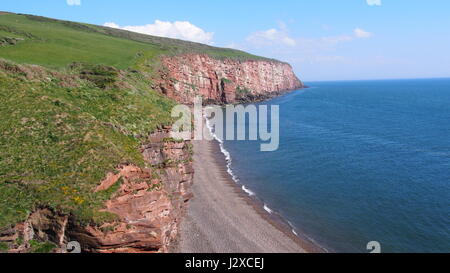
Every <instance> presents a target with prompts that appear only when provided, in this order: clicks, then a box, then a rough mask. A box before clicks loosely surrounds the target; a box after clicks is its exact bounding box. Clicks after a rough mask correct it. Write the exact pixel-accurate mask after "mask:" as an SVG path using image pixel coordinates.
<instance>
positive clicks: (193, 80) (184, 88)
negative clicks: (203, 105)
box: [157, 54, 303, 104]
mask: <svg viewBox="0 0 450 273" xmlns="http://www.w3.org/2000/svg"><path fill="white" fill-rule="evenodd" d="M161 64H162V68H161V69H160V70H159V76H160V78H159V79H157V82H158V85H157V87H158V88H159V89H160V91H161V92H162V93H164V94H165V95H167V96H168V97H170V98H173V99H175V100H176V101H178V102H180V103H184V104H192V103H193V100H194V98H195V96H201V97H202V98H203V100H204V101H206V102H211V103H220V104H227V103H236V102H249V101H258V100H264V99H267V98H271V97H274V96H277V95H280V94H282V93H283V92H286V91H291V90H295V89H300V88H303V84H302V82H301V81H300V80H299V79H298V78H297V76H296V75H295V74H294V72H293V70H292V67H291V66H290V65H289V64H287V63H283V62H278V61H275V60H245V61H241V60H233V59H215V58H212V57H210V56H208V55H206V54H187V55H181V56H165V57H162V59H161Z"/></svg>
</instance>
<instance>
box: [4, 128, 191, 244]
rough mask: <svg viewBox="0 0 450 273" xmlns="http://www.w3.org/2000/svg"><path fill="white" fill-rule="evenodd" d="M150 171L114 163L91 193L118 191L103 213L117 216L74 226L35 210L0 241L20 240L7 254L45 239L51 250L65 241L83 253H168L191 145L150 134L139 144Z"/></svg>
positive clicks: (186, 184) (186, 187)
mask: <svg viewBox="0 0 450 273" xmlns="http://www.w3.org/2000/svg"><path fill="white" fill-rule="evenodd" d="M141 152H142V154H143V156H144V158H145V160H146V161H147V162H148V163H149V164H151V166H152V167H153V168H152V169H142V168H139V167H137V166H134V165H128V164H123V165H121V166H118V168H117V170H116V172H115V173H108V174H107V175H106V178H105V179H104V180H103V181H101V182H100V183H99V185H98V186H97V188H96V189H95V192H100V191H105V190H108V189H110V188H111V187H113V186H115V185H116V186H118V190H117V191H116V193H115V194H114V196H113V197H112V198H111V200H108V201H107V202H106V204H105V208H104V209H103V211H105V212H109V213H112V214H114V215H116V216H117V218H116V219H115V220H114V221H110V222H106V223H104V224H103V225H101V226H94V225H87V226H84V225H79V224H78V223H77V221H76V218H75V217H73V216H72V215H67V214H62V213H60V212H58V211H55V210H52V209H49V208H39V209H37V210H35V211H34V212H33V213H31V214H30V215H29V217H28V219H27V220H26V221H25V222H22V223H19V224H17V225H15V226H14V227H12V228H10V229H7V230H4V231H2V232H1V233H0V241H2V242H16V241H18V240H21V241H22V242H21V243H20V244H18V245H17V247H16V248H11V249H10V250H9V252H12V253H20V252H28V251H29V250H30V248H31V247H32V243H31V242H33V241H34V242H36V241H43V242H45V241H48V242H52V243H53V244H55V245H56V246H57V248H55V249H54V251H56V252H62V253H64V252H67V251H68V249H66V245H67V243H68V242H69V241H76V242H78V243H79V244H80V246H81V247H82V250H83V251H88V252H100V253H143V252H145V253H155V252H168V251H169V248H170V246H171V243H172V242H173V241H174V240H175V239H176V237H177V234H178V226H179V222H180V220H181V216H182V214H183V211H184V204H185V203H186V202H187V201H188V200H189V199H190V198H191V197H192V193H191V190H190V188H191V185H192V182H193V174H194V170H193V167H192V160H191V157H192V145H191V143H190V142H189V141H175V140H173V139H170V137H169V131H168V130H164V131H159V132H156V133H153V134H151V135H150V136H149V138H148V144H145V145H143V146H142V147H141Z"/></svg>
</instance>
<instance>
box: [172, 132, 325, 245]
mask: <svg viewBox="0 0 450 273" xmlns="http://www.w3.org/2000/svg"><path fill="white" fill-rule="evenodd" d="M193 143H194V169H195V174H194V185H193V186H192V191H193V194H194V198H193V199H192V200H190V201H189V204H188V206H187V212H186V214H185V216H184V217H183V220H182V221H181V223H180V229H179V235H178V238H177V241H176V242H175V243H174V245H173V247H172V248H171V249H172V252H176V253H323V252H327V251H326V250H324V249H323V248H321V247H319V246H318V245H317V244H314V243H313V242H312V241H310V240H308V239H307V237H306V236H305V237H304V238H302V237H301V235H300V236H298V235H297V236H296V235H295V234H294V232H295V231H294V229H293V227H292V226H290V224H289V222H288V221H286V220H285V219H284V218H282V217H281V216H280V215H279V214H277V213H276V212H272V213H269V212H268V210H269V209H268V208H267V206H265V204H264V203H263V202H261V201H260V200H259V199H257V197H256V196H254V197H253V196H250V195H249V194H248V193H247V192H245V191H244V189H243V187H242V186H243V185H241V184H239V183H236V182H235V180H233V177H232V172H229V164H230V161H229V159H230V158H228V160H227V156H226V155H225V153H224V151H223V150H222V149H221V146H220V145H221V143H220V142H219V141H218V140H212V141H207V140H202V141H193ZM234 178H235V177H234Z"/></svg>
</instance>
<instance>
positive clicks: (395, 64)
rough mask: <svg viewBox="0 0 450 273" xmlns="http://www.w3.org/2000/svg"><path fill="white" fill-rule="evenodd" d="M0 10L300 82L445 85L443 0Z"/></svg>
mask: <svg viewBox="0 0 450 273" xmlns="http://www.w3.org/2000/svg"><path fill="white" fill-rule="evenodd" d="M369 4H370V5H369ZM0 10H4V11H12V12H19V13H29V14H36V15H42V16H48V17H53V18H59V19H66V20H72V21H78V22H87V23H92V24H99V25H104V24H105V23H106V24H107V25H109V26H113V27H120V28H125V29H129V30H134V31H141V32H144V33H150V34H156V35H160V36H168V37H176V38H182V39H189V40H193V41H199V42H203V43H208V44H212V45H215V46H221V47H234V48H238V49H242V50H245V51H248V52H251V53H254V54H258V55H263V56H267V57H273V58H277V59H280V60H283V61H287V62H289V63H291V64H292V66H293V67H294V70H295V72H296V73H297V74H298V75H299V77H300V78H301V79H303V80H305V81H313V80H359V79H385V78H430V77H450V65H449V64H450V54H449V50H450V16H449V14H450V1H448V0H434V1H425V0H292V1H290V0H278V1H253V0H246V1H234V0H208V1H207V0H197V1H171V0H158V1H151V0H127V1H125V0H120V1H119V0H47V1H45V0H28V1H27V0H2V1H1V3H0Z"/></svg>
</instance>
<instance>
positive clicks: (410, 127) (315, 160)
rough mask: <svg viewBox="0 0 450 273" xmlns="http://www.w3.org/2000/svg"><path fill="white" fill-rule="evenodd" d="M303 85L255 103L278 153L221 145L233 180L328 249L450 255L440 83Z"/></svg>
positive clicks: (449, 149) (448, 115) (249, 144)
mask: <svg viewBox="0 0 450 273" xmlns="http://www.w3.org/2000/svg"><path fill="white" fill-rule="evenodd" d="M306 85H308V86H309V88H306V89H301V90H296V91H294V92H291V93H288V94H286V95H284V96H281V97H277V98H275V99H272V100H270V101H265V102H262V103H259V104H257V105H261V104H263V105H269V107H270V106H271V105H278V106H279V109H280V110H279V113H280V114H279V124H280V125H279V129H280V143H279V148H278V150H276V151H272V152H262V151H261V149H260V147H261V146H260V144H261V142H258V141H227V140H223V141H221V145H220V146H221V150H222V152H223V153H224V155H225V156H226V158H227V162H228V166H227V167H228V171H229V173H230V175H232V177H233V179H234V180H235V182H236V183H238V184H239V186H240V187H242V189H243V190H244V191H245V192H246V193H247V194H249V195H251V196H252V197H254V198H257V199H258V200H260V201H261V203H262V204H264V209H265V210H266V211H267V212H268V213H276V214H277V215H279V216H281V217H282V218H283V219H285V220H286V222H287V223H289V225H290V226H291V228H292V232H293V233H294V234H296V235H298V236H300V235H301V236H302V237H304V238H307V239H308V240H310V241H311V242H313V243H314V244H316V245H319V246H320V247H322V248H323V249H325V250H326V251H329V252H352V253H354V252H357V253H368V252H371V250H373V249H372V248H371V247H368V244H369V242H375V244H376V245H377V246H379V249H377V251H381V252H385V253H392V252H393V253H403V252H407V253H408V252H450V79H417V80H376V81H336V82H307V83H306ZM269 121H270V120H269ZM235 122H237V121H235ZM246 123H247V125H248V120H247V121H246ZM269 127H270V125H269ZM371 244H373V243H371Z"/></svg>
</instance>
